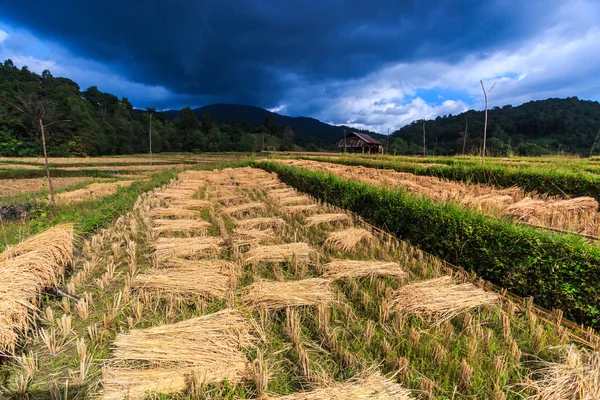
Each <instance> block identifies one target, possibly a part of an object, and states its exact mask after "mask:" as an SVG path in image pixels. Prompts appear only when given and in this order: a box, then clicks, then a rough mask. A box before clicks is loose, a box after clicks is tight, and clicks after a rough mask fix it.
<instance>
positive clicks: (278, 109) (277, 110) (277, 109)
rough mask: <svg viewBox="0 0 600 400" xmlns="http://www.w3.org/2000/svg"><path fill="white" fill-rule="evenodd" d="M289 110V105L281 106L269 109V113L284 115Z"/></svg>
mask: <svg viewBox="0 0 600 400" xmlns="http://www.w3.org/2000/svg"><path fill="white" fill-rule="evenodd" d="M286 108H287V104H280V105H278V106H277V107H273V108H267V110H268V111H271V112H272V113H284V112H285V110H286Z"/></svg>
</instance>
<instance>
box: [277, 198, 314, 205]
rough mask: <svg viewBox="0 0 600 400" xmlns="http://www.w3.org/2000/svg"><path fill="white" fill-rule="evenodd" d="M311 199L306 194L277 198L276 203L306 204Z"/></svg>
mask: <svg viewBox="0 0 600 400" xmlns="http://www.w3.org/2000/svg"><path fill="white" fill-rule="evenodd" d="M311 201H312V200H311V199H310V197H308V196H291V197H283V198H281V199H279V200H278V203H279V204H280V205H282V206H285V205H289V204H308V203H310V202H311Z"/></svg>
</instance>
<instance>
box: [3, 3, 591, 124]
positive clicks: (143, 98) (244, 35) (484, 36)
mask: <svg viewBox="0 0 600 400" xmlns="http://www.w3.org/2000/svg"><path fill="white" fill-rule="evenodd" d="M9 58H10V59H12V60H13V62H14V63H15V65H17V66H23V65H27V66H28V67H29V69H30V70H32V71H35V72H37V73H41V72H42V71H43V70H44V69H49V70H50V71H51V72H52V74H53V75H54V76H64V77H67V78H70V79H72V80H74V81H75V82H77V83H78V84H79V85H80V86H81V87H82V89H84V88H87V87H89V86H93V85H95V86H98V88H99V89H100V90H102V91H105V92H109V93H112V94H115V95H117V96H119V97H127V98H128V99H129V100H130V101H131V102H132V103H133V105H134V106H135V107H137V108H145V107H155V108H157V109H160V110H164V109H180V108H182V107H184V106H187V105H189V106H191V107H192V108H195V107H200V106H203V105H207V104H212V103H235V104H250V105H255V106H259V107H263V108H266V109H269V110H272V111H275V112H278V113H280V114H284V115H290V116H309V117H313V118H317V119H319V120H321V121H324V122H328V123H332V124H347V125H352V126H356V127H358V128H363V129H369V130H372V131H375V132H380V133H387V131H388V129H389V130H390V131H391V132H393V131H394V130H396V129H399V128H400V127H402V126H403V125H406V124H408V123H410V122H411V121H413V120H417V119H431V118H435V117H436V116H443V115H447V114H458V113H460V112H463V111H466V110H468V109H482V108H483V105H484V103H483V94H482V89H481V84H480V82H479V81H480V80H482V81H483V83H484V86H485V87H486V88H487V89H489V88H490V87H492V85H494V83H495V86H494V88H493V90H492V91H491V92H490V94H489V106H490V107H494V106H503V105H506V104H512V105H518V104H522V103H524V102H527V101H531V100H541V99H546V98H549V97H571V96H577V97H579V98H580V99H586V100H596V101H598V100H600V1H599V0H525V1H523V0H519V1H516V0H487V1H481V0H477V1H475V0H460V1H454V0H439V1H434V0H414V1H404V0H378V1H365V0H345V1H339V0H319V1H309V0H286V1H281V0H277V1H274V0H268V1H267V0H252V1H249V0H237V1H234V0H144V1H141V0H129V1H123V0H119V1H116V0H104V1H73V0H44V1H41V0H29V1H28V2H27V3H26V5H25V3H23V1H22V0H2V2H0V59H1V60H5V59H9Z"/></svg>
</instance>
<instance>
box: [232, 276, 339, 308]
mask: <svg viewBox="0 0 600 400" xmlns="http://www.w3.org/2000/svg"><path fill="white" fill-rule="evenodd" d="M334 298H335V295H334V292H333V289H332V288H331V281H330V280H328V279H321V278H312V279H302V280H299V281H287V282H271V281H265V280H258V281H257V282H255V283H253V284H252V285H250V286H248V287H247V288H246V291H245V294H244V297H243V299H242V304H244V305H245V306H247V307H251V308H263V307H264V308H267V309H270V310H277V309H281V308H285V307H296V306H314V305H318V304H330V303H332V302H333V301H334Z"/></svg>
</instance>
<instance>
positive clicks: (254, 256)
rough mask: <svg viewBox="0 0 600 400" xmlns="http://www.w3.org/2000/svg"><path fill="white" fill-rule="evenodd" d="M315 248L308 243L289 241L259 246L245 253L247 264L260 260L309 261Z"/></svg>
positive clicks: (256, 262)
mask: <svg viewBox="0 0 600 400" xmlns="http://www.w3.org/2000/svg"><path fill="white" fill-rule="evenodd" d="M313 251H314V250H313V249H312V248H311V247H310V246H309V245H308V244H306V243H288V244H278V245H273V246H257V247H254V248H253V249H250V250H249V251H248V252H247V253H246V254H244V263H245V264H258V263H260V262H290V261H295V262H304V263H306V262H309V261H310V254H311V253H312V252H313Z"/></svg>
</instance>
